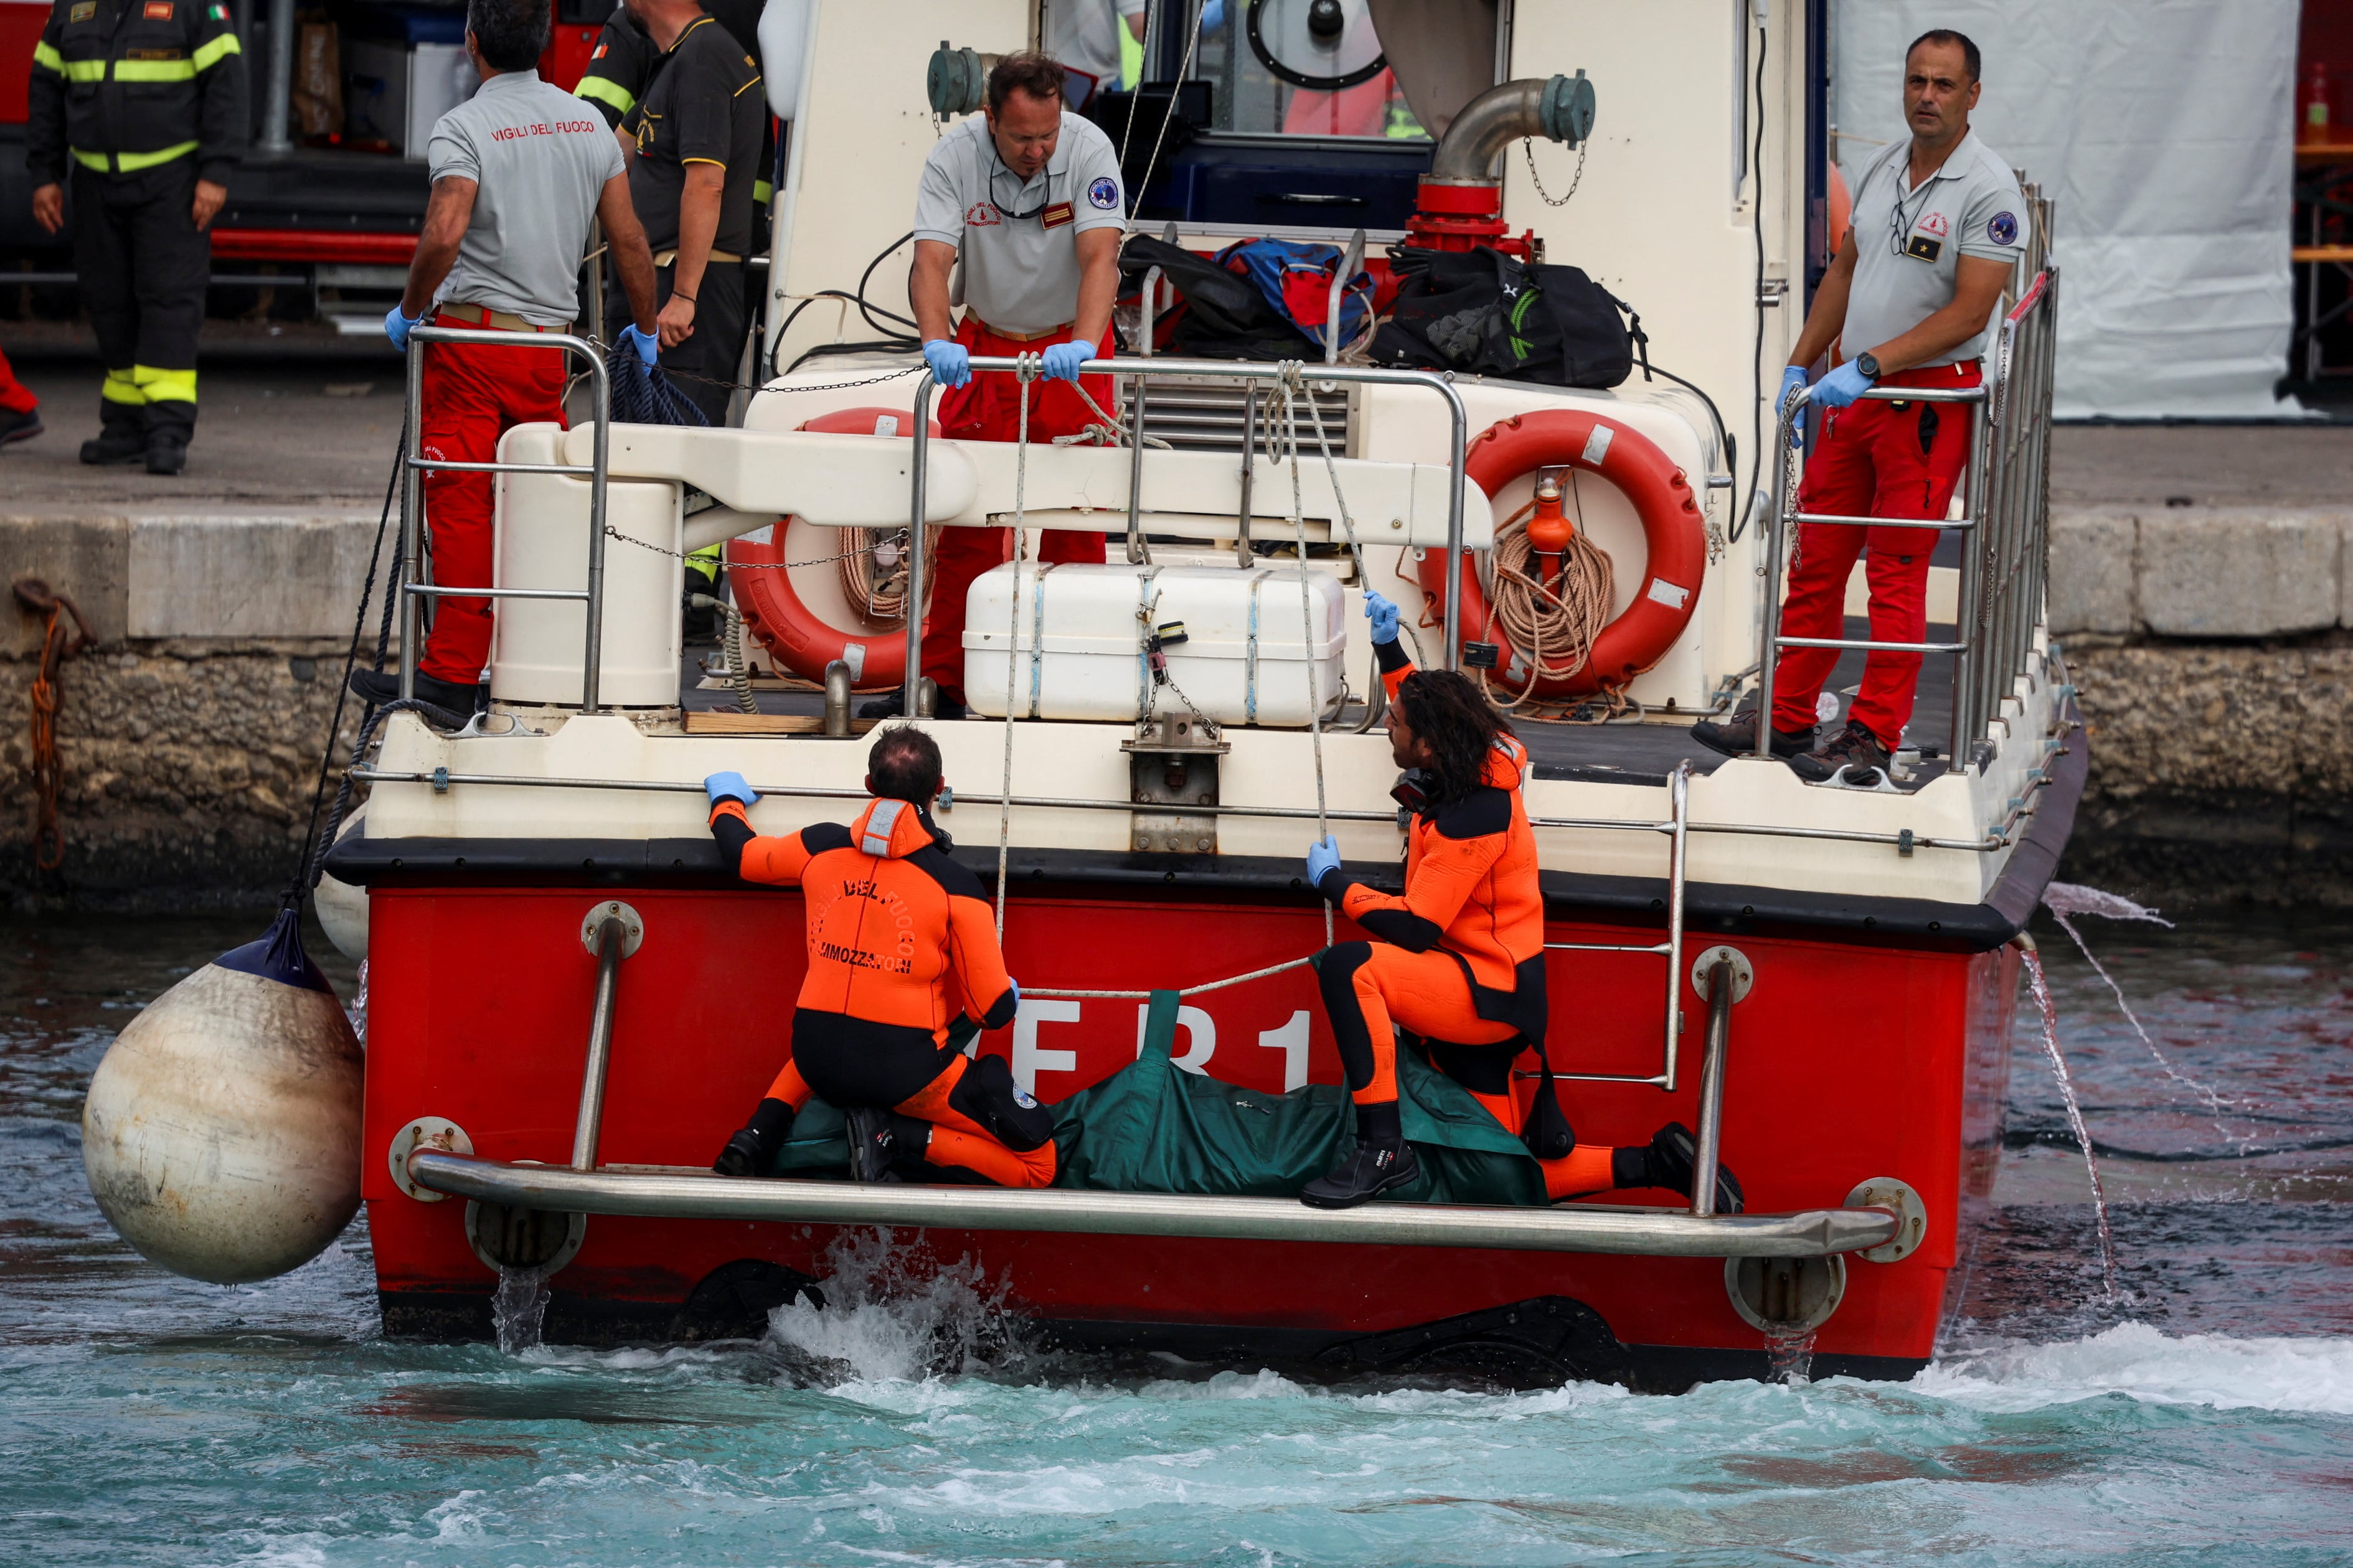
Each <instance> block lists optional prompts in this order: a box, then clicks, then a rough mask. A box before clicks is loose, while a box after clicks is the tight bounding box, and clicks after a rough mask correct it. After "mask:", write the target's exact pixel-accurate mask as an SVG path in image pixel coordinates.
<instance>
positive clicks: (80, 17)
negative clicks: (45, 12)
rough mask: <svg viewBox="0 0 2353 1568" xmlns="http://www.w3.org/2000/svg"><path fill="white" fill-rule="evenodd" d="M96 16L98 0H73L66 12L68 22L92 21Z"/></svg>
mask: <svg viewBox="0 0 2353 1568" xmlns="http://www.w3.org/2000/svg"><path fill="white" fill-rule="evenodd" d="M97 16H98V0H74V5H73V9H72V10H70V11H69V12H67V13H66V20H67V21H69V22H89V21H94V20H96V19H97Z"/></svg>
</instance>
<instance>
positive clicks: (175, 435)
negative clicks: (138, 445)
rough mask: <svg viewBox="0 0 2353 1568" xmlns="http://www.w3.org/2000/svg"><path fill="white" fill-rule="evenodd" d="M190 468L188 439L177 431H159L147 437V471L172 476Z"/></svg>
mask: <svg viewBox="0 0 2353 1568" xmlns="http://www.w3.org/2000/svg"><path fill="white" fill-rule="evenodd" d="M187 466H188V443H187V438H186V437H183V436H182V435H180V434H179V432H177V431H175V430H157V431H154V432H153V433H152V434H150V435H149V436H148V437H147V471H148V472H149V473H151V474H164V475H171V474H176V473H178V472H179V471H180V470H181V469H182V468H186V467H187Z"/></svg>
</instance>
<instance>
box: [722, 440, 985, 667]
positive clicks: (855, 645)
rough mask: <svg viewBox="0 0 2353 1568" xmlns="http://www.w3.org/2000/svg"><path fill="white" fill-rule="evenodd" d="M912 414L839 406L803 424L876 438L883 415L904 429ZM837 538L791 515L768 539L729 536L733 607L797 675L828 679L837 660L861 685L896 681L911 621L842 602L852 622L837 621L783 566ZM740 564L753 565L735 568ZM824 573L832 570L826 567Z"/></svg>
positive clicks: (827, 552)
mask: <svg viewBox="0 0 2353 1568" xmlns="http://www.w3.org/2000/svg"><path fill="white" fill-rule="evenodd" d="M909 417H910V416H909V414H908V412H907V410H905V409H903V408H838V409H835V410H834V411H833V412H832V413H830V414H820V415H818V416H817V417H816V418H814V419H811V420H808V421H807V422H806V423H805V424H803V425H802V426H800V428H802V429H804V430H816V431H821V432H826V433H829V434H832V435H837V436H871V435H872V434H873V433H874V426H875V421H876V420H878V419H892V420H896V421H897V422H898V424H899V426H900V427H901V428H902V429H904V428H905V427H906V423H907V420H908V418H909ZM931 428H932V435H933V436H934V437H935V438H936V437H938V435H939V433H940V425H939V421H938V420H936V419H934V420H933V421H932V422H931ZM796 535H797V537H798V538H799V540H800V541H801V545H800V547H799V549H798V551H797V553H796V554H795V555H787V554H786V542H787V541H789V540H791V539H793V538H794V537H796ZM838 538H839V535H838V534H837V533H836V532H835V531H833V530H832V529H830V528H817V527H813V526H811V525H810V524H808V523H806V522H803V521H801V520H800V519H799V518H797V517H785V518H779V519H777V520H776V526H775V527H773V528H771V529H770V530H769V531H768V537H767V538H766V539H765V541H763V540H755V539H753V538H751V537H749V536H744V537H741V538H736V539H731V540H729V541H728V542H727V551H726V557H727V565H728V567H729V571H728V574H727V580H728V583H729V584H730V585H731V588H732V591H733V594H734V595H735V607H736V608H737V609H739V610H741V611H742V612H743V613H744V628H745V629H746V630H748V631H749V632H750V633H751V634H752V635H753V636H754V637H757V638H759V639H760V645H761V646H762V647H765V648H766V649H767V650H768V656H769V657H770V658H773V659H775V660H776V662H777V663H778V664H781V665H783V666H784V667H785V668H787V669H790V670H791V671H793V673H795V674H796V675H799V676H801V677H804V678H805V679H809V680H823V679H825V667H826V666H827V665H828V664H831V663H832V662H833V661H834V660H835V659H837V658H839V659H842V660H845V661H847V662H848V664H849V668H850V671H851V675H850V680H851V683H852V684H853V685H855V686H858V687H859V688H860V689H878V688H885V687H895V686H898V685H900V684H901V683H902V682H903V681H904V680H905V679H906V678H907V634H906V628H905V626H903V625H893V624H890V623H885V622H879V621H870V620H868V619H867V618H866V617H864V616H858V615H855V614H850V613H846V612H848V609H849V606H848V605H846V604H845V605H842V606H841V610H842V612H844V613H843V614H842V619H843V620H844V621H845V622H846V624H843V625H836V624H835V623H834V621H833V620H831V619H829V618H828V616H825V615H821V614H819V613H818V611H817V610H816V609H815V608H813V607H812V606H811V605H809V603H808V601H807V599H805V598H803V597H802V596H801V595H800V592H799V591H798V590H797V589H796V588H795V587H794V586H793V575H792V573H791V572H790V571H789V570H787V569H786V568H785V567H784V566H783V565H782V564H781V563H783V562H785V561H787V560H793V559H798V560H804V561H808V560H824V559H826V558H827V557H829V556H831V555H833V554H835V553H836V552H838V551H839V545H838V544H837V543H836V542H835V541H836V540H837V539H838ZM737 567H749V568H751V570H748V571H736V570H734V568H737ZM826 570H827V571H828V572H830V571H831V570H832V568H831V567H830V566H829V565H828V567H827V568H826Z"/></svg>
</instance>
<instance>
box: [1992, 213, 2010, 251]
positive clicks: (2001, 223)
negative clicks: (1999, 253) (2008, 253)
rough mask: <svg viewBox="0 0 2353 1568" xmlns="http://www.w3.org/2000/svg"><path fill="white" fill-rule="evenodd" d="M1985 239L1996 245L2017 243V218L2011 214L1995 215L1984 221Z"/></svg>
mask: <svg viewBox="0 0 2353 1568" xmlns="http://www.w3.org/2000/svg"><path fill="white" fill-rule="evenodd" d="M1986 237H1987V238H1988V239H1989V240H1992V241H1993V242H1994V243H1995V244H1996V245H2014V244H2016V243H2017V242H2018V217H2017V216H2016V215H2015V214H2013V213H1996V214H1994V215H1993V216H1991V217H1989V218H1988V219H1986Z"/></svg>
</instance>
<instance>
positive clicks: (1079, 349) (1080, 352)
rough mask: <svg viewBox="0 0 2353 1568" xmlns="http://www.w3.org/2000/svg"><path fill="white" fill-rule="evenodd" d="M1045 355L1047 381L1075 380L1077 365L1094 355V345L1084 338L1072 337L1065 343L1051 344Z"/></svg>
mask: <svg viewBox="0 0 2353 1568" xmlns="http://www.w3.org/2000/svg"><path fill="white" fill-rule="evenodd" d="M1045 357H1046V379H1047V380H1048V381H1076V380H1078V379H1079V366H1081V365H1082V364H1084V363H1087V361H1089V360H1091V359H1092V358H1094V357H1095V346H1094V344H1092V343H1091V342H1087V340H1086V339H1084V338H1072V339H1071V341H1070V342H1067V343H1055V344H1053V345H1052V346H1051V347H1050V348H1049V349H1047V351H1046V356H1045Z"/></svg>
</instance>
